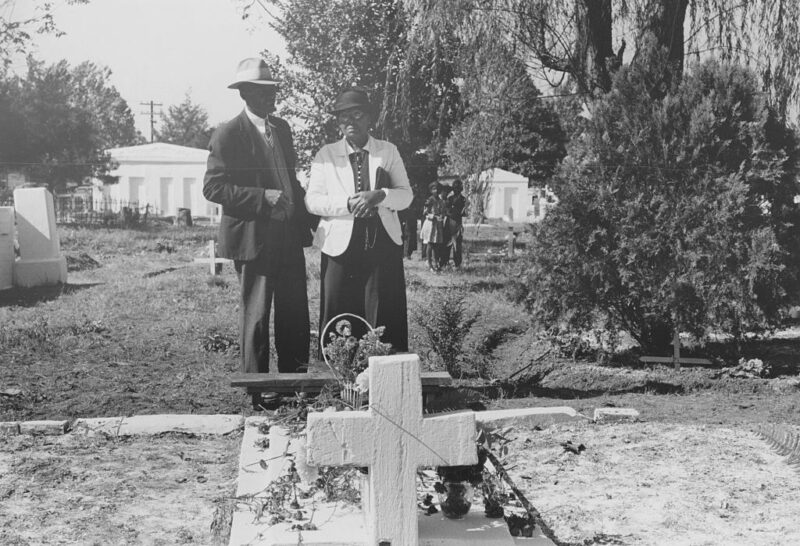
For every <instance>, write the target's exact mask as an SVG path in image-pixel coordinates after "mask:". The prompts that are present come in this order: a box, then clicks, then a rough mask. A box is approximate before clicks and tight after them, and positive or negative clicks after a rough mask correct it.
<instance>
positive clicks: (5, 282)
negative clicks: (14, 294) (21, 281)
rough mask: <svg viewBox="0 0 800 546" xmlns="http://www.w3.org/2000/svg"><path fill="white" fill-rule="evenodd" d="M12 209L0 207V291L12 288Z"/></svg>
mask: <svg viewBox="0 0 800 546" xmlns="http://www.w3.org/2000/svg"><path fill="white" fill-rule="evenodd" d="M15 258H16V257H15V256H14V207H0V290H6V289H7V288H11V287H13V286H14V260H15Z"/></svg>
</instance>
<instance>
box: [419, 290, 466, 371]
mask: <svg viewBox="0 0 800 546" xmlns="http://www.w3.org/2000/svg"><path fill="white" fill-rule="evenodd" d="M479 316H480V313H477V312H476V313H474V314H473V315H471V316H469V315H468V313H467V304H466V292H465V290H463V289H460V288H446V289H444V290H436V291H434V292H433V297H432V298H431V301H430V303H429V304H428V305H420V306H417V307H416V308H414V309H413V310H412V318H413V320H415V321H417V322H418V323H419V325H420V326H421V327H422V329H423V331H424V333H425V338H426V339H427V341H428V344H429V346H430V348H431V350H432V351H433V352H434V353H435V354H436V355H437V356H438V358H439V359H440V360H441V362H442V365H443V366H444V369H445V370H447V372H448V373H449V374H450V375H452V376H454V377H461V376H463V375H464V373H465V370H464V358H463V356H464V354H463V353H464V351H463V344H464V338H465V337H466V335H467V334H468V333H469V330H470V328H472V325H473V324H474V323H475V321H476V320H478V317H479Z"/></svg>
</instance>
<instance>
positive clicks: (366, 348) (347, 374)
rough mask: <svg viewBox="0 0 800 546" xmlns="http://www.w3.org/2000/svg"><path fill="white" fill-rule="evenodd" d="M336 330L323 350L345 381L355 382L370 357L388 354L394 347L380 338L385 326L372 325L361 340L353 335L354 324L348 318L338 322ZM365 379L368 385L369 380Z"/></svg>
mask: <svg viewBox="0 0 800 546" xmlns="http://www.w3.org/2000/svg"><path fill="white" fill-rule="evenodd" d="M362 320H363V319H362ZM364 322H365V323H366V321H364ZM368 326H369V325H368ZM334 330H335V332H331V333H330V334H329V336H328V337H329V338H330V342H329V343H328V344H327V345H326V346H325V347H324V348H323V349H322V351H323V355H324V356H325V360H326V362H327V364H328V366H330V368H331V370H333V372H334V373H335V374H336V376H337V377H338V378H339V380H340V381H342V382H343V383H353V382H354V381H355V380H356V377H357V376H359V374H360V373H361V372H363V371H364V370H366V369H367V365H368V364H369V357H371V356H382V355H387V354H389V351H390V350H391V348H392V346H391V344H389V343H383V342H381V340H380V338H381V336H382V335H383V331H384V328H383V327H379V328H374V329H373V328H371V327H370V328H369V330H368V331H367V333H366V334H364V336H363V337H362V338H361V339H360V340H359V339H358V338H356V337H355V336H353V330H352V324H351V322H350V321H348V320H346V319H343V320H339V321H338V322H336V326H335V328H334ZM365 377H366V376H365ZM363 381H364V383H363V384H364V386H365V387H366V381H367V380H366V379H364V380H363ZM364 392H366V390H365V391H364Z"/></svg>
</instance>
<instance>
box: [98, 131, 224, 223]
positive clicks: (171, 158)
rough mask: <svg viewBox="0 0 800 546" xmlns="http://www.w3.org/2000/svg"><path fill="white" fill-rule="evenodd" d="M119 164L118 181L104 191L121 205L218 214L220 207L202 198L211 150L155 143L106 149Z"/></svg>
mask: <svg viewBox="0 0 800 546" xmlns="http://www.w3.org/2000/svg"><path fill="white" fill-rule="evenodd" d="M107 151H108V153H109V154H110V155H111V157H112V158H113V160H114V162H115V163H117V164H118V167H117V168H116V169H114V170H113V171H111V172H110V173H109V174H110V175H111V176H116V177H117V178H118V182H117V183H113V184H105V185H104V187H103V194H104V197H105V198H108V199H110V200H112V201H113V202H119V203H120V204H121V206H128V205H127V204H128V203H130V204H131V205H135V206H138V208H139V210H140V211H141V212H144V210H145V206H146V205H149V207H150V208H149V210H150V211H151V212H152V213H153V214H161V215H163V216H175V215H176V214H177V211H178V209H179V208H186V209H190V210H191V211H192V216H208V217H210V218H212V219H216V218H218V217H219V214H220V210H219V208H220V207H219V206H218V205H216V204H214V203H209V202H208V201H206V199H205V197H203V176H204V175H205V172H206V161H207V159H208V151H207V150H202V149H199V148H189V147H187V146H178V145H176V144H166V143H163V142H155V143H151V144H142V145H139V146H127V147H124V148H112V149H110V150H107Z"/></svg>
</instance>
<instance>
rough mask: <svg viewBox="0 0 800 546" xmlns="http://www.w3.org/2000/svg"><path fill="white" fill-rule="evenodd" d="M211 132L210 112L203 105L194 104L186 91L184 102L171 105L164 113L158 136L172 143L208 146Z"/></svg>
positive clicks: (163, 140) (200, 146) (195, 146)
mask: <svg viewBox="0 0 800 546" xmlns="http://www.w3.org/2000/svg"><path fill="white" fill-rule="evenodd" d="M211 132H212V128H211V127H210V126H209V125H208V113H207V112H206V111H205V110H204V109H203V107H202V106H199V105H197V104H194V103H193V102H192V97H191V96H190V94H189V93H186V96H185V97H184V99H183V102H181V103H180V104H178V105H173V106H170V107H169V108H167V113H166V114H163V115H162V118H161V129H159V130H158V132H157V138H158V140H159V141H161V142H167V143H170V144H179V145H181V146H189V147H192V148H207V147H208V142H209V140H210V139H211Z"/></svg>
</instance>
